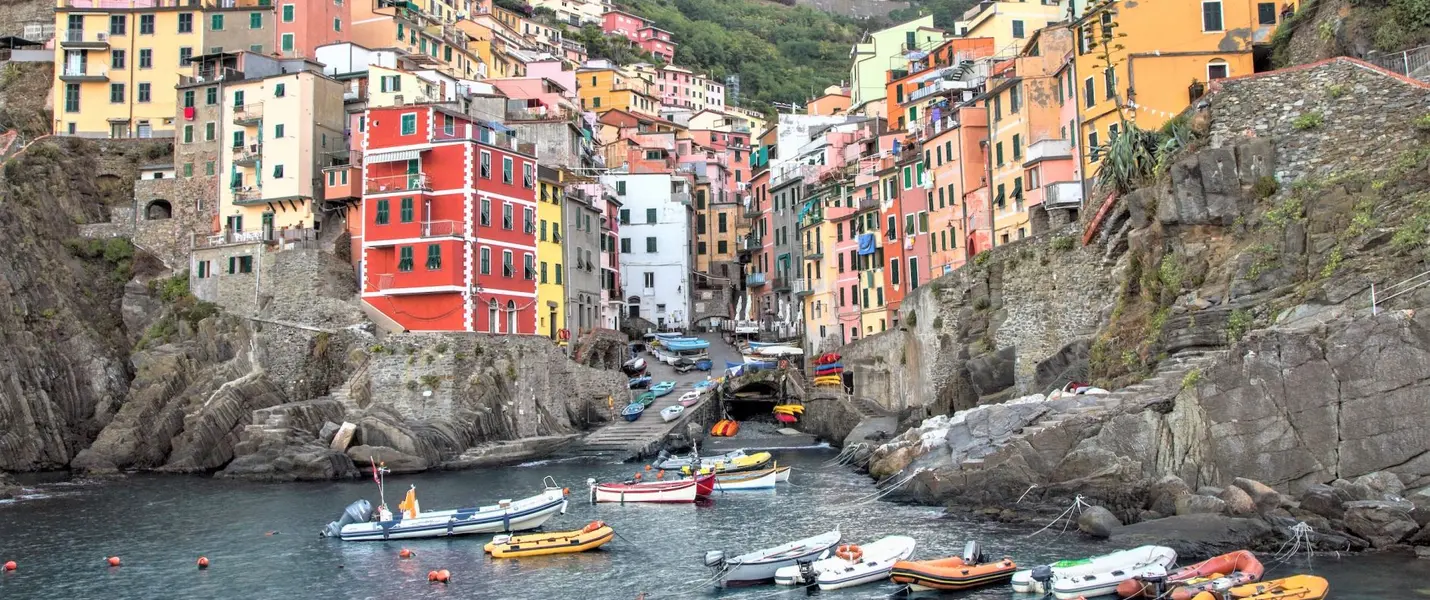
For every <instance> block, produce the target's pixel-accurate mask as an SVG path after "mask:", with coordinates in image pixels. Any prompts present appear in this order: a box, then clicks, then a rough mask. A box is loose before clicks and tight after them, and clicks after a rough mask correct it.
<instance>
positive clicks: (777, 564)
mask: <svg viewBox="0 0 1430 600" xmlns="http://www.w3.org/2000/svg"><path fill="white" fill-rule="evenodd" d="M839 538H840V534H839V529H837V528H836V529H835V530H834V531H829V532H826V533H821V534H819V535H816V536H814V537H808V538H805V539H802V540H796V541H793V542H790V543H788V544H783V545H780V546H775V547H773V548H766V549H764V550H756V551H754V552H751V553H749V554H741V555H740V556H736V557H734V558H725V553H724V552H723V551H720V550H714V551H711V552H706V553H705V566H707V567H710V568H712V569H718V570H719V571H720V573H719V576H718V580H719V585H720V587H737V586H743V585H755V584H760V583H765V582H768V581H770V580H772V579H774V578H775V572H776V571H778V570H780V568H782V567H788V566H793V565H797V564H799V563H801V562H810V561H814V560H819V559H821V558H827V557H828V556H830V555H831V554H832V551H833V549H834V547H835V546H837V545H839Z"/></svg>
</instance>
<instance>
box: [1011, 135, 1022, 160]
mask: <svg viewBox="0 0 1430 600" xmlns="http://www.w3.org/2000/svg"><path fill="white" fill-rule="evenodd" d="M1020 158H1023V136H1022V135H1019V134H1016V133H1015V134H1013V160H1018V159H1020Z"/></svg>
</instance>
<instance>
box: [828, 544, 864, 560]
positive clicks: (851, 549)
mask: <svg viewBox="0 0 1430 600" xmlns="http://www.w3.org/2000/svg"><path fill="white" fill-rule="evenodd" d="M834 555H835V556H838V557H839V558H842V559H844V560H847V561H849V562H855V561H858V560H859V559H862V558H864V550H862V549H860V548H859V546H857V545H855V544H842V545H840V546H839V548H836V549H835V550H834Z"/></svg>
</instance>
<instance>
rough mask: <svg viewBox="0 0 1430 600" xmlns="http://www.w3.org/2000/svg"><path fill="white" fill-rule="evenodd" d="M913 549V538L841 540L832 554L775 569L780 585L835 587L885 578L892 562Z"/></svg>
mask: <svg viewBox="0 0 1430 600" xmlns="http://www.w3.org/2000/svg"><path fill="white" fill-rule="evenodd" d="M913 553H914V538H911V537H908V536H903V535H891V536H888V537H885V538H880V539H878V540H875V541H873V542H871V543H868V544H864V545H862V546H860V545H855V544H844V545H841V546H839V547H838V548H836V549H835V553H834V556H831V557H829V558H825V559H821V560H817V561H814V562H813V563H809V565H808V567H806V566H805V565H795V566H792V567H782V568H780V569H779V570H778V571H776V572H775V583H776V584H780V585H809V584H812V583H817V584H818V585H819V589H821V590H824V591H830V590H838V589H843V588H848V587H854V586H856V585H863V584H866V583H873V582H876V581H883V580H885V579H888V578H889V572H890V571H892V570H893V568H894V565H895V564H896V563H898V562H900V561H903V560H904V559H907V558H908V557H909V556H910V555H912V554H913Z"/></svg>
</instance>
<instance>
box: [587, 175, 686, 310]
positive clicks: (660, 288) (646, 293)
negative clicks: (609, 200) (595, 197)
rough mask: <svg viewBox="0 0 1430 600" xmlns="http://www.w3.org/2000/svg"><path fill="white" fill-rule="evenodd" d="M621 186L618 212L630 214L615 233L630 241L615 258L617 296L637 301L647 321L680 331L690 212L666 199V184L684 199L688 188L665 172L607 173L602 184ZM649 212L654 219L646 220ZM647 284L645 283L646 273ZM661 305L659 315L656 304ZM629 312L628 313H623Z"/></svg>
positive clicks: (684, 304)
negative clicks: (650, 243)
mask: <svg viewBox="0 0 1430 600" xmlns="http://www.w3.org/2000/svg"><path fill="white" fill-rule="evenodd" d="M622 181H624V182H625V192H626V193H625V194H624V195H621V194H617V196H618V197H619V198H620V199H621V201H622V206H621V208H622V209H624V210H628V211H630V223H629V224H625V223H622V224H621V226H620V235H621V238H622V239H628V240H630V248H631V251H630V252H628V253H622V254H621V258H620V260H621V286H622V288H623V289H622V294H621V297H622V298H624V299H626V300H627V301H629V299H630V298H632V297H639V298H640V316H641V318H643V319H646V320H648V321H650V322H652V323H659V322H660V320H661V319H664V321H665V323H666V324H667V325H670V326H674V327H684V326H686V325H689V323H690V316H691V313H690V284H691V280H690V269H691V264H690V223H691V208H690V206H689V205H688V204H683V203H680V202H677V201H676V200H674V199H673V198H672V195H671V191H672V184H674V185H676V186H679V187H680V188H681V189H682V190H683V191H684V193H685V194H686V196H685V197H686V198H688V197H689V193H690V189H689V186H688V184H687V183H686V182H685V180H683V179H679V178H674V177H672V176H671V175H668V174H612V175H607V176H605V177H603V178H602V183H606V184H607V185H610V186H612V187H616V188H617V189H619V185H618V182H622ZM649 209H655V211H656V221H655V222H654V223H651V222H650V221H649V219H648V210H649ZM647 238H655V240H656V252H654V253H651V252H647V251H646V247H647V246H646V240H647ZM647 273H649V274H651V276H652V279H653V281H652V283H653V285H651V286H649V287H648V286H647V285H646V274H647ZM661 305H664V307H665V310H664V311H663V312H662V311H661V310H660V306H661ZM627 314H629V313H627Z"/></svg>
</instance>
